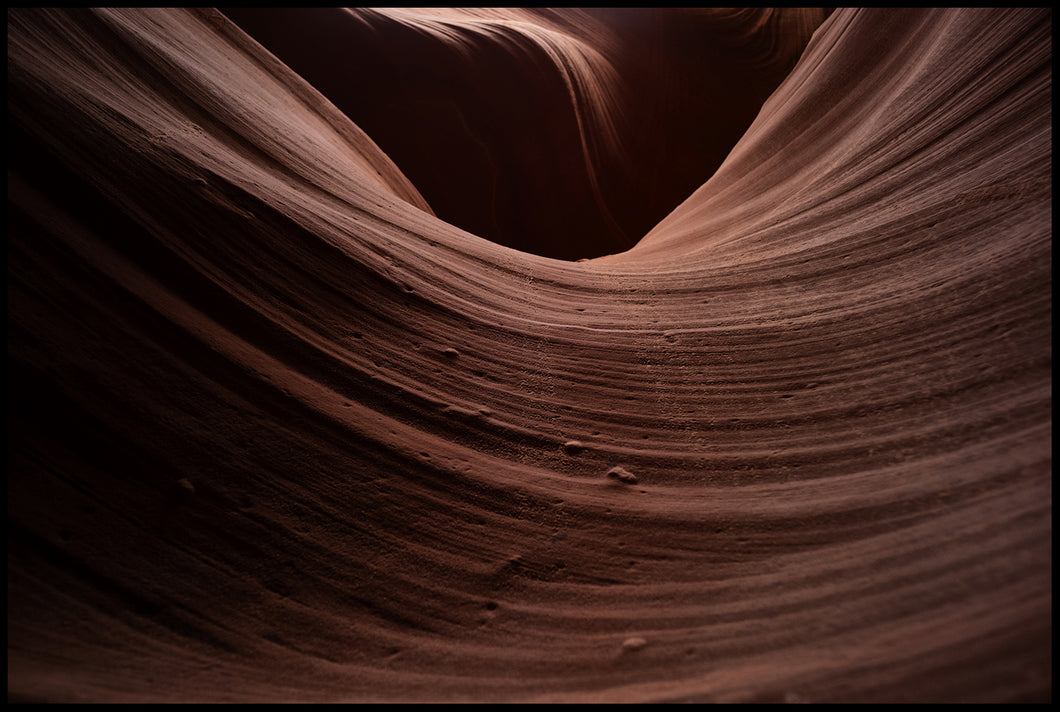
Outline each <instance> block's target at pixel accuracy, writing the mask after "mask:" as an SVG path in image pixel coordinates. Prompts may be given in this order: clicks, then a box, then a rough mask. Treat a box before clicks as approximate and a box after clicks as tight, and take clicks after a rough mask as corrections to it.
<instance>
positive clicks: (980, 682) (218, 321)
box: [8, 9, 1052, 702]
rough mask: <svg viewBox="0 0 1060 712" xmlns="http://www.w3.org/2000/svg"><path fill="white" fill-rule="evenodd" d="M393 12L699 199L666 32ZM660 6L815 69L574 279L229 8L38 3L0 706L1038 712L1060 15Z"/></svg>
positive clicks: (745, 48)
mask: <svg viewBox="0 0 1060 712" xmlns="http://www.w3.org/2000/svg"><path fill="white" fill-rule="evenodd" d="M380 12H381V11H360V13H359V14H358V13H351V14H350V15H349V17H353V18H354V19H356V20H357V21H359V22H363V23H365V24H366V25H367V26H368V27H369V29H371V28H372V27H374V28H376V29H375V30H372V31H379V32H383V31H382V30H379V28H380V27H389V28H391V29H390V30H387V31H388V32H390V31H392V32H397V30H394V29H393V27H394V24H395V23H396V24H398V25H400V26H401V28H402V29H401V30H400V33H397V34H394V35H392V36H391V35H386V34H385V32H384V35H385V36H388V37H390V38H391V41H392V42H395V43H396V42H397V39H396V38H397V37H398V35H399V34H401V33H404V32H407V31H409V29H408V28H410V27H411V28H412V30H413V31H415V32H418V33H427V34H428V35H430V42H429V43H428V44H429V45H430V46H432V47H438V46H439V43H440V44H441V45H442V46H446V43H449V44H448V45H447V46H449V47H450V48H451V49H452V51H454V52H457V54H461V53H463V54H461V56H462V57H463V60H462V61H465V62H466V63H467V64H468V65H469V66H470V67H472V68H474V67H475V66H476V62H477V61H479V59H480V55H479V52H482V53H483V54H482V55H481V56H485V57H490V58H494V59H496V58H498V57H500V56H504V57H505V59H504V60H503V62H506V63H509V64H507V65H506V66H523V67H526V68H527V69H526V71H527V76H536V75H539V74H540V73H541V72H542V71H543V70H542V67H545V66H547V59H546V57H549V56H551V57H552V58H553V61H557V62H561V61H562V58H563V57H570V56H575V55H577V56H582V57H585V58H594V57H595V58H602V59H600V60H599V61H600V63H599V64H598V65H597V64H595V63H596V62H597V61H598V60H597V59H586V62H587V63H588V64H587V65H584V66H583V65H578V66H576V67H575V68H574V69H571V67H570V66H566V67H561V69H565V70H569V71H570V72H571V73H570V74H569V75H568V77H578V78H579V79H578V80H577V81H574V80H573V79H572V80H571V82H572V83H569V84H568V85H567V88H568V90H569V93H563V92H560V93H559V94H557V101H558V102H562V103H564V106H565V107H569V106H577V105H578V102H583V103H584V105H585V106H589V107H592V111H591V112H590V113H587V114H582V115H580V123H579V122H576V123H575V128H576V133H577V136H578V137H579V138H578V144H577V145H576V146H575V148H576V150H575V151H574V153H572V154H571V155H575V156H577V157H578V160H579V161H581V163H582V165H587V166H589V167H590V168H591V170H588V172H587V173H586V174H585V176H583V178H585V179H586V180H588V181H589V182H588V184H589V185H591V184H592V180H589V178H588V176H590V174H591V175H592V176H593V177H594V178H593V180H596V179H599V180H598V181H597V183H596V186H597V187H598V188H599V189H600V193H599V195H598V196H597V197H599V196H606V195H607V188H606V185H605V181H606V180H611V179H612V178H613V176H614V175H616V174H621V170H620V169H619V167H617V166H616V165H613V164H612V162H613V161H614V160H616V159H621V160H618V161H617V163H618V164H622V165H624V166H625V168H623V169H622V170H630V171H632V172H633V174H634V175H637V174H638V173H637V172H638V171H640V172H641V173H640V174H641V175H643V174H644V173H651V172H652V171H655V172H657V173H659V174H660V175H663V176H664V178H665V173H666V167H667V164H666V163H665V162H657V163H655V164H650V163H649V162H647V159H646V158H645V156H648V155H650V153H651V152H650V151H647V150H645V149H644V148H643V147H644V146H651V145H658V146H664V145H665V143H666V141H667V140H669V139H668V138H666V137H659V138H658V143H657V144H655V143H654V142H655V140H656V137H652V136H649V137H642V139H641V140H642V141H643V144H642V147H641V148H640V149H638V151H641V153H640V154H630V155H622V151H623V150H624V149H623V145H624V144H623V143H622V141H616V140H615V139H616V138H621V137H622V136H623V133H622V132H623V131H625V130H627V129H628V126H629V124H626V123H623V122H626V121H628V120H629V118H630V115H631V114H630V112H635V111H637V110H642V111H645V112H647V113H645V114H643V116H649V115H650V111H648V109H634V108H630V107H631V106H633V105H634V103H631V100H630V98H629V97H628V96H626V95H622V96H624V98H621V99H616V98H615V97H616V96H620V95H616V94H613V93H612V92H611V91H610V89H609V88H608V87H610V86H612V83H611V82H612V79H607V77H608V76H612V75H610V74H609V73H608V72H610V71H611V70H606V71H605V70H604V69H601V68H602V67H608V66H609V67H611V68H612V69H613V70H614V69H615V67H617V66H620V65H619V64H616V63H617V62H619V60H618V59H617V58H619V57H622V56H623V52H633V50H631V49H630V47H639V48H641V49H643V47H644V46H645V45H643V44H637V43H632V44H631V45H623V41H624V37H626V36H627V34H626V31H625V30H624V26H623V22H622V21H621V20H623V18H624V19H625V20H628V21H629V22H627V24H629V25H635V24H636V22H633V20H635V19H636V17H637V16H636V15H635V14H633V15H629V14H627V15H623V16H622V17H619V16H618V15H615V16H606V17H605V16H592V15H591V14H590V15H583V14H577V15H574V16H573V18H574V19H572V16H569V15H565V12H571V13H574V12H576V11H564V10H558V11H552V14H542V13H537V14H536V15H535V14H534V13H533V12H531V11H519V12H521V13H524V14H522V15H520V17H519V18H508V20H509V21H510V23H513V24H508V25H504V24H503V22H501V19H503V18H499V16H498V15H496V14H489V13H487V15H488V17H478V18H476V17H474V12H472V11H459V12H456V11H453V12H451V13H450V12H443V11H439V10H432V11H430V12H427V13H426V14H423V13H421V14H416V15H415V16H414V17H413V16H410V15H409V14H408V13H409V11H401V10H395V11H388V12H390V14H389V15H386V16H385V17H383V16H381V15H380V14H379V13H380ZM510 12H516V11H510ZM373 13H375V14H373ZM527 13H529V14H527ZM586 17H588V18H590V19H591V20H592V22H591V23H590V22H589V20H586V22H581V20H582V19H585V18H586ZM653 17H655V20H653V22H658V23H661V24H664V25H666V27H667V28H669V29H667V30H666V32H665V33H664V34H665V36H666V37H667V38H668V39H669V40H672V41H673V42H672V45H667V44H665V43H661V44H655V45H653V46H654V47H656V48H660V47H662V48H666V49H667V51H672V52H673V56H674V57H684V58H685V59H682V60H680V61H678V60H671V59H658V58H656V59H653V60H651V61H654V62H658V63H659V64H658V65H657V66H666V67H670V68H672V69H674V70H675V71H676V69H677V68H680V67H682V66H684V67H687V66H692V65H695V62H691V61H685V60H687V58H689V57H695V56H696V55H695V49H694V48H695V42H696V38H697V37H698V38H702V36H703V35H702V34H699V33H700V32H701V31H702V32H706V29H704V28H707V27H709V28H714V30H713V31H716V32H717V33H718V34H717V36H718V37H723V38H727V40H726V41H727V42H729V45H727V46H730V47H732V48H734V50H733V51H737V50H739V52H740V53H741V55H740V56H742V57H743V58H744V60H746V61H747V62H749V65H748V66H759V67H761V68H763V71H765V68H769V67H773V68H776V67H783V71H784V72H787V71H788V69H789V68H790V64H786V62H787V60H786V59H785V57H787V56H790V55H791V54H792V53H794V54H795V55H800V53H801V56H800V58H799V60H798V63H797V65H795V67H794V68H793V69H791V71H790V73H788V74H787V75H786V78H785V79H784V80H783V82H781V83H780V84H779V86H778V87H777V88H776V90H775V91H773V92H772V93H771V94H770V95H769V98H768V101H766V103H765V104H764V105H763V106H762V107H761V111H760V112H759V113H758V115H757V118H756V119H755V120H754V122H753V123H752V124H751V125H750V127H749V128H748V129H746V132H745V133H744V134H743V137H742V138H741V139H740V141H739V142H738V143H737V144H736V146H735V147H734V148H733V149H732V150H731V151H730V152H729V153H728V157H727V158H726V159H725V161H724V163H723V164H722V165H721V166H720V168H718V169H717V171H716V172H712V173H710V174H708V175H706V176H704V177H703V178H702V179H700V183H701V185H700V184H698V183H697V185H696V188H697V189H695V190H694V191H693V192H691V194H690V195H689V196H688V197H687V199H686V200H684V202H683V203H681V204H680V205H679V206H678V207H677V208H676V209H675V210H673V211H672V212H670V213H669V214H668V215H667V216H666V217H665V218H663V219H662V220H661V221H660V222H658V224H656V225H654V227H651V229H650V230H646V233H647V234H646V235H645V236H644V237H643V239H640V240H639V241H637V242H636V244H635V245H633V244H630V245H629V246H628V248H625V247H624V248H622V249H618V250H615V253H614V254H610V255H608V256H605V257H600V258H598V259H592V260H588V261H580V262H572V261H561V260H556V259H549V258H547V257H543V256H537V255H534V254H530V253H529V252H528V251H517V250H515V249H512V248H511V247H509V246H505V245H502V244H497V243H496V242H491V241H489V240H486V239H483V238H482V236H479V235H476V234H474V233H472V232H468V231H466V230H465V229H462V228H461V227H457V226H455V225H453V224H451V223H449V222H446V221H444V220H442V219H440V218H439V217H437V216H435V214H434V213H433V212H432V207H431V205H429V203H430V200H428V199H425V197H424V196H423V195H421V192H420V190H419V189H418V188H417V184H416V181H415V180H409V178H407V177H406V176H407V175H408V174H407V173H406V172H405V171H404V169H403V168H402V167H401V164H400V162H395V161H394V160H392V159H391V157H390V156H388V154H387V153H386V152H384V150H382V149H381V148H380V147H379V146H378V145H377V144H376V143H375V141H374V140H373V138H372V134H371V132H368V133H366V132H365V131H362V130H361V128H359V127H358V125H357V124H355V123H354V122H352V121H351V120H350V119H349V117H348V116H347V113H349V112H348V111H347V112H346V113H344V111H343V110H340V108H338V107H337V104H338V103H341V101H339V100H335V101H333V100H330V98H327V99H326V98H325V96H324V95H323V94H321V93H320V91H319V90H318V89H316V88H313V86H311V85H310V84H309V83H308V82H307V81H305V79H304V78H302V77H301V76H299V75H298V74H297V73H295V71H293V70H292V69H291V68H290V67H289V66H287V65H286V64H284V63H283V62H281V61H280V60H279V59H277V57H276V56H274V55H273V54H271V53H270V52H269V51H267V50H265V49H264V48H263V47H262V46H261V45H260V44H258V42H257V41H255V40H254V39H251V37H250V36H249V35H247V34H246V33H245V32H244V31H243V30H241V29H240V28H239V27H238V26H237V25H236V24H234V23H233V22H232V21H231V20H230V19H229V18H228V17H226V16H225V15H223V14H221V13H219V12H217V11H210V10H166V9H112V10H74V9H67V10H30V9H9V11H8V83H9V90H8V114H9V157H8V206H9V217H8V233H9V239H8V302H9V306H8V357H9V359H8V360H9V364H8V391H9V398H8V403H9V405H8V413H9V416H8V438H9V454H8V469H9V482H8V499H9V504H8V593H9V603H8V628H9V633H8V688H9V693H8V699H9V701H46V702H63V701H88V702H144V701H146V702H180V701H185V702H200V701H236V702H277V701H297V702H342V701H361V702H370V701H384V702H387V701H563V702H576V701H610V702H624V701H721V702H725V701H737V702H743V701H756V702H762V701H767V702H768V701H803V700H809V701H831V702H850V701H854V702H856V701H862V702H879V701H918V702H919V701H925V702H930V701H937V702H942V701H1007V702H1011V701H1049V700H1051V690H1052V688H1051V656H1052V648H1051V633H1052V609H1051V555H1052V554H1051V534H1052V515H1051V512H1052V501H1051V497H1052V493H1051V359H1052V355H1051V264H1050V261H1051V188H1052V185H1051V158H1052V155H1051V150H1052V149H1051V139H1052V136H1051V79H1052V77H1051V29H1052V28H1051V12H1050V11H1049V10H1041V9H1016V10H996V9H994V10H990V9H979V10H975V9H935V10H931V9H922V10H921V9H918V10H902V11H895V10H883V9H878V10H855V9H841V10H837V11H835V12H834V13H831V14H830V15H828V16H827V19H825V20H823V24H820V26H819V27H817V29H816V31H815V32H813V36H812V38H811V39H809V41H808V43H806V38H807V37H809V34H810V32H811V31H812V29H813V27H816V26H817V23H818V22H821V19H822V18H823V17H824V15H819V16H816V19H814V17H815V16H812V15H805V16H803V15H797V16H786V17H788V18H789V19H787V20H784V21H782V22H781V21H780V20H777V18H778V17H781V18H782V17H785V16H783V15H780V16H774V15H769V14H761V13H749V14H748V13H740V12H733V13H728V14H727V13H721V14H719V13H717V12H714V13H705V14H703V15H702V16H700V15H697V14H696V13H682V12H678V11H674V15H668V14H667V13H659V14H657V15H654V16H653ZM696 17H699V18H700V20H702V23H698V24H697V21H696V20H695V18H696ZM792 17H795V18H796V19H795V20H792V19H791V18H792ZM358 18H359V19H358ZM666 18H670V19H669V20H667V19H666ZM703 18H707V19H703ZM770 18H772V19H770ZM799 18H801V19H799ZM517 20H518V21H517ZM499 22H500V23H501V26H502V27H501V29H498V23H499ZM519 23H523V24H519ZM587 23H588V24H587ZM592 23H596V24H592ZM666 23H670V24H666ZM771 23H772V24H771ZM513 26H514V27H515V29H512V27H513ZM564 27H568V28H569V27H581V28H585V27H589V28H590V29H589V30H585V29H583V31H582V34H581V35H578V34H577V33H576V32H575V30H567V31H565V32H569V33H573V34H564V32H560V30H561V29H562V28H564ZM484 28H485V29H484ZM505 28H507V29H505ZM594 28H595V29H594ZM719 28H721V29H719ZM785 28H786V29H785ZM590 30H591V31H590ZM401 36H403V35H401ZM527 37H538V38H539V39H540V38H543V39H540V42H539V43H538V44H537V45H535V47H536V48H535V49H533V50H532V51H531V49H530V45H527V44H526V43H525V42H526V40H525V38H527ZM558 37H571V39H570V43H568V42H567V40H562V41H561V40H559V39H557V38H558ZM447 38H448V39H447ZM800 38H802V39H800ZM678 40H680V41H678ZM550 42H555V43H558V44H554V45H549V46H552V47H553V48H554V49H555V52H554V53H553V54H551V55H549V54H548V53H545V54H541V50H540V49H539V48H540V47H542V46H545V45H548V43H550ZM803 44H805V50H804V51H803ZM384 47H385V45H384ZM394 47H395V54H398V52H397V49H400V47H398V46H397V45H396V44H395V45H394ZM498 47H502V48H503V47H507V48H509V49H508V50H506V52H507V53H505V52H501V53H500V54H498V49H497V48H498ZM572 47H576V48H578V49H577V52H576V53H575V55H570V54H567V52H574V49H571V48H572ZM578 53H580V54H578ZM634 54H635V53H634ZM522 58H525V59H526V61H527V64H526V65H520V64H519V60H520V59H522ZM605 60H606V61H605ZM497 61H498V62H500V61H501V60H499V59H497ZM645 61H646V62H647V61H648V60H645ZM742 61H743V60H742ZM511 63H514V65H513V64H511ZM589 65H591V66H589ZM445 69H446V71H447V72H448V71H452V66H450V65H446V68H445ZM410 71H411V70H410ZM424 71H427V70H424ZM535 73H536V74H535ZM612 78H613V86H615V87H621V86H624V82H628V83H631V84H632V85H636V81H642V80H640V79H638V80H636V81H634V80H633V79H631V78H630V77H629V76H628V75H627V73H624V72H622V71H618V70H615V74H614V75H613V77H612ZM579 82H580V83H579ZM677 83H678V84H681V82H680V81H678V82H677ZM625 85H626V86H628V85H629V84H625ZM642 86H643V85H642ZM660 92H661V93H660V95H659V96H662V95H663V94H665V92H663V90H662V89H660ZM652 98H653V97H652V95H651V93H650V92H649V91H647V89H645V90H644V96H642V97H640V99H641V100H643V101H644V102H645V104H647V105H649V106H650V103H651V100H652ZM414 100H415V99H414V97H413V98H411V99H409V101H414ZM465 100H468V101H470V99H466V98H465ZM693 104H694V102H693V103H692V104H689V106H692V105H693ZM462 110H463V109H462ZM476 110H482V109H481V108H479V109H476ZM468 111H470V109H468ZM557 111H559V109H557ZM563 111H566V109H565V108H564V109H563ZM688 118H689V121H688V122H682V125H685V126H688V125H694V122H691V119H692V118H694V117H688ZM703 119H704V122H705V125H704V126H703V127H702V131H704V132H709V131H710V126H709V124H707V123H706V121H707V120H708V119H709V116H708V115H707V114H704V115H703ZM690 122H691V123H690ZM607 127H611V128H607ZM568 128H569V126H568ZM568 128H565V129H563V131H567V130H568ZM609 131H613V132H612V133H608V132H609ZM472 134H474V132H472ZM557 135H558V134H557ZM512 140H513V141H514V140H517V139H516V138H512ZM668 150H670V151H671V152H670V153H667V152H666V151H662V150H661V149H660V153H659V154H658V155H660V156H663V155H665V156H669V157H673V156H674V155H675V154H674V153H673V152H672V149H668ZM486 155H489V154H488V152H487V154H486ZM705 155H706V154H705V153H704V152H699V153H695V152H693V159H692V162H693V163H697V164H698V165H700V166H703V165H706V164H705V163H704V161H705V160H706V159H705V158H704V156H705ZM667 160H668V161H670V160H673V161H676V160H677V158H667ZM612 169H613V170H614V171H616V173H610V171H611V170H612ZM678 170H683V169H678V168H677V167H675V168H674V171H678ZM711 170H712V171H713V169H711ZM547 173H548V171H544V173H543V174H542V175H544V174H547ZM609 176H612V178H609ZM506 180H512V181H515V182H516V184H517V181H518V179H517V178H506ZM578 180H579V181H581V180H582V178H579V179H578ZM660 180H662V179H660ZM682 180H684V179H682ZM675 184H676V183H675ZM581 185H586V183H585V182H582V183H581ZM457 187H458V186H457ZM671 187H672V185H671ZM544 192H545V193H547V191H544ZM457 193H459V190H455V191H454V195H455V194H457ZM540 194H541V192H540V191H539V192H538V193H535V195H540ZM634 198H635V191H634V192H631V193H629V194H626V196H625V199H627V201H631V200H633V199H634ZM536 199H537V198H535V200H536ZM607 202H608V199H606V198H605V199H604V200H602V202H601V201H597V202H595V203H591V204H592V205H596V206H597V207H598V206H599V205H601V204H604V205H606V204H607ZM586 204H587V205H589V204H590V203H586ZM620 204H621V201H620ZM527 209H528V210H531V211H532V210H535V209H536V210H539V211H540V210H544V209H543V208H538V207H537V206H534V205H531V206H528V208H527ZM595 209H596V208H593V210H595ZM629 210H631V211H634V210H635V209H634V208H632V207H631V208H629ZM559 214H561V213H559ZM551 219H556V214H553V215H552V217H551ZM608 239H610V238H608ZM605 243H606V240H603V242H601V244H605ZM612 244H615V243H612Z"/></svg>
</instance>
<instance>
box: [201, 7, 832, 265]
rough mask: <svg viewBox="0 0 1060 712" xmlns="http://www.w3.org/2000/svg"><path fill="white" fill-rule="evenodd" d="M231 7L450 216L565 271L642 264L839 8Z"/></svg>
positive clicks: (470, 229)
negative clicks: (649, 246) (649, 239)
mask: <svg viewBox="0 0 1060 712" xmlns="http://www.w3.org/2000/svg"><path fill="white" fill-rule="evenodd" d="M222 11H223V12H224V13H225V15H226V16H227V17H229V18H230V19H231V20H233V21H234V22H235V23H236V24H238V25H239V26H240V28H241V29H243V30H244V31H246V32H247V33H249V34H250V35H251V36H252V37H254V38H255V39H256V40H258V41H259V42H261V44H262V45H263V46H264V47H265V48H266V49H268V50H269V51H271V52H272V53H274V54H275V55H276V56H277V57H278V58H279V59H280V60H281V61H283V62H284V63H285V64H286V65H288V66H289V67H291V68H292V69H294V70H295V71H296V72H298V74H299V75H300V76H302V77H303V78H304V79H306V81H308V82H309V83H310V84H312V85H313V86H314V87H315V88H316V89H318V90H319V91H320V92H321V93H322V94H323V95H324V96H326V97H327V98H328V99H329V100H331V101H332V102H333V103H334V104H335V105H336V106H337V107H338V108H339V109H340V110H341V111H343V112H344V113H345V114H346V115H347V116H349V117H350V119H351V120H353V122H354V123H355V124H357V125H358V126H359V127H360V128H362V129H364V131H365V132H366V133H367V134H368V135H369V136H371V137H372V139H373V141H375V142H376V143H377V144H378V145H379V147H380V148H381V149H382V150H383V151H384V152H385V153H386V154H387V155H388V156H389V157H390V158H391V159H393V160H394V162H395V163H396V164H397V166H398V168H400V169H401V171H402V172H403V173H404V174H405V175H406V176H408V177H409V179H410V180H411V181H412V183H413V184H414V185H415V186H416V187H417V189H418V190H419V191H420V194H421V195H423V197H424V199H425V200H426V201H427V203H428V204H429V205H430V206H431V208H432V209H433V210H434V212H435V214H436V215H438V217H440V218H442V219H443V220H446V221H448V222H450V223H452V224H453V225H456V226H457V227H461V228H464V229H465V230H467V231H468V232H471V233H473V234H475V235H478V236H480V237H484V238H486V239H488V240H492V241H493V242H496V243H498V244H501V245H506V246H508V247H513V248H515V249H518V250H521V251H524V252H530V253H533V254H537V255H542V256H545V257H553V258H556V259H563V260H574V259H585V258H592V257H599V256H601V255H606V254H611V253H615V252H623V251H625V250H628V249H629V248H631V247H632V246H633V245H634V244H636V242H637V241H638V240H639V239H640V238H641V237H642V236H644V235H645V234H646V233H647V232H648V231H649V230H650V229H651V228H652V227H654V226H655V224H656V223H658V222H659V221H660V220H662V218H664V217H665V216H666V215H667V213H669V212H671V211H672V210H673V209H674V208H676V207H677V206H678V204H680V203H681V202H682V201H684V200H685V198H687V197H688V196H689V195H691V194H692V192H693V191H694V190H695V189H696V188H698V187H699V186H700V185H702V184H703V182H705V181H706V180H707V179H708V178H710V176H711V175H712V174H713V173H714V171H715V170H717V168H718V166H720V165H721V162H722V161H723V160H724V159H725V156H727V155H728V153H729V151H730V150H731V149H732V147H733V146H734V145H735V144H736V141H737V140H738V139H739V138H740V137H741V136H742V135H743V133H744V132H745V131H746V130H747V127H748V126H750V124H751V121H753V120H754V118H755V116H756V114H757V113H758V110H759V109H760V108H761V106H762V104H763V103H764V102H765V100H766V99H767V98H768V97H769V95H770V94H771V93H772V92H773V90H774V89H776V87H777V85H778V84H780V81H781V80H782V79H783V78H784V77H785V76H786V75H787V73H788V72H789V71H790V70H791V68H792V67H793V66H794V65H795V62H796V61H797V60H798V58H799V55H800V54H801V53H802V49H803V47H804V46H805V44H806V42H808V41H809V38H810V35H811V34H812V33H813V31H814V30H815V29H816V27H817V26H818V25H819V24H820V22H822V21H823V20H824V19H825V18H826V17H827V16H828V14H829V12H830V11H828V10H823V9H776V10H771V11H769V13H765V14H763V13H760V12H758V11H753V12H752V11H747V10H731V11H722V10H713V11H704V10H696V9H689V10H660V9H653V8H587V9H584V10H574V9H566V10H562V11H557V10H551V9H544V8H538V9H535V8H528V9H525V10H520V11H518V12H512V13H510V14H509V15H499V16H496V17H493V16H490V15H489V14H488V13H483V12H481V11H479V12H476V11H474V10H468V11H464V12H455V11H453V10H445V11H438V10H437V9H434V10H431V9H425V10H419V11H416V10H407V11H399V12H393V13H384V12H372V11H361V12H359V13H350V12H347V11H345V10H341V9H336V8H318V9H255V8H222ZM446 13H448V16H447V15H446ZM531 23H533V25H532V27H533V29H534V32H526V31H525V27H526V26H530V25H531ZM560 53H566V54H565V55H564V54H560ZM645 97H651V99H650V100H649V101H645V100H644V99H645Z"/></svg>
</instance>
